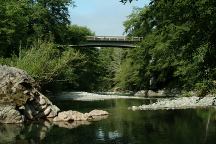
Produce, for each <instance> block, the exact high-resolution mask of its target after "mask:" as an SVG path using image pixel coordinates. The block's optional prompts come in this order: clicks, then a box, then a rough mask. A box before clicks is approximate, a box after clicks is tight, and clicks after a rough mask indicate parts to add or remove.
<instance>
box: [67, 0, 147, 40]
mask: <svg viewBox="0 0 216 144" xmlns="http://www.w3.org/2000/svg"><path fill="white" fill-rule="evenodd" d="M119 1H120V0H75V4H76V5H77V7H75V8H72V7H70V8H69V13H70V16H71V18H70V20H71V22H72V24H78V25H81V26H87V27H89V28H90V29H91V30H92V31H94V32H95V33H96V35H100V36H102V35H106V36H120V35H123V32H124V27H123V22H124V21H125V20H126V19H127V16H128V15H129V14H130V13H131V12H132V10H133V7H143V6H145V5H148V3H149V2H150V0H138V1H134V2H132V3H131V4H129V3H128V4H126V5H123V4H122V3H120V2H119Z"/></svg>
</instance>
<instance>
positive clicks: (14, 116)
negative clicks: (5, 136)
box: [0, 105, 24, 124]
mask: <svg viewBox="0 0 216 144" xmlns="http://www.w3.org/2000/svg"><path fill="white" fill-rule="evenodd" d="M22 122H24V117H23V116H22V115H21V114H20V112H19V111H18V110H16V108H15V106H10V105H0V123H8V124H12V123H14V124H15V123H16V124H17V123H22Z"/></svg>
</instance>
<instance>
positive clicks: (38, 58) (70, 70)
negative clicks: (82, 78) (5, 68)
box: [11, 41, 84, 86]
mask: <svg viewBox="0 0 216 144" xmlns="http://www.w3.org/2000/svg"><path fill="white" fill-rule="evenodd" d="M83 59H84V56H83V55H81V54H80V53H79V52H78V51H75V50H74V49H68V50H65V51H63V52H61V51H60V50H59V49H57V48H56V47H55V46H54V44H53V43H50V42H42V41H37V42H35V43H34V45H33V46H32V47H31V48H30V49H29V50H24V51H21V52H20V55H19V57H14V58H13V63H11V65H12V66H15V67H18V68H20V69H23V70H25V71H27V73H28V74H30V75H31V76H32V77H33V78H35V80H36V81H37V82H39V83H40V84H41V85H42V86H43V85H48V84H51V83H55V82H58V81H64V82H65V83H73V82H74V81H75V80H76V79H77V77H78V76H77V75H75V73H74V71H75V69H76V68H77V67H79V66H80V65H82V64H83V63H84V62H83Z"/></svg>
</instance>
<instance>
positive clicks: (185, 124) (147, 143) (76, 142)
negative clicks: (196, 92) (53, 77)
mask: <svg viewBox="0 0 216 144" xmlns="http://www.w3.org/2000/svg"><path fill="white" fill-rule="evenodd" d="M154 101H155V100H151V99H148V100H132V99H118V100H117V99H116V100H104V101H73V100H68V99H67V100H64V99H63V100H59V99H58V100H54V103H55V104H56V105H57V106H58V107H59V108H60V109H61V110H69V109H73V110H78V111H81V112H89V111H90V110H92V109H103V110H107V111H108V112H109V113H110V116H109V117H108V118H105V119H103V120H100V121H95V122H82V123H81V122H77V123H64V124H55V125H54V124H51V123H49V122H37V123H27V124H25V125H0V143H4V144H5V143H13V144H14V143H17V144H28V143H30V144H37V143H42V144H215V143H216V139H215V138H216V111H215V110H213V109H208V110H205V109H202V110H170V111H131V110H128V109H127V108H128V107H129V106H133V105H141V104H143V103H146V104H147V103H152V102H154Z"/></svg>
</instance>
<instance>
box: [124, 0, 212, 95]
mask: <svg viewBox="0 0 216 144" xmlns="http://www.w3.org/2000/svg"><path fill="white" fill-rule="evenodd" d="M215 4H216V3H215V1H212V0H196V1H195V0H192V1H191V0H183V1H182V0H175V1H174V0H171V1H166V0H160V1H158V0H152V2H151V3H150V5H149V6H148V7H145V8H143V9H141V10H135V11H134V13H133V14H131V15H130V16H129V19H128V20H127V21H126V22H125V24H124V25H125V26H126V32H127V33H128V34H129V35H132V36H143V37H144V40H143V42H142V43H141V46H142V49H144V50H138V51H145V53H143V55H148V56H147V57H146V58H145V57H143V58H144V59H143V61H144V62H146V63H148V64H147V65H144V66H146V67H145V69H144V70H142V71H146V72H147V74H148V73H150V75H151V76H152V77H153V78H154V81H155V85H156V88H157V89H160V88H163V87H165V88H167V87H170V86H175V87H180V88H183V89H194V88H195V89H197V90H203V91H204V93H205V92H208V91H209V89H211V88H212V87H213V83H212V81H213V80H214V77H215V64H214V62H213V59H215V52H216V51H215V39H213V37H214V36H215V28H214V26H215V20H214V19H215V17H216V15H215V11H216V9H215V7H214V6H215ZM132 53H133V52H132ZM140 53H141V52H140ZM149 57H150V61H149V62H148V60H149ZM136 60H137V58H136V57H134V59H133V60H132V61H136ZM140 63H142V62H141V61H140V62H138V63H137V65H139V64H140ZM144 66H142V67H144ZM140 68H141V67H140Z"/></svg>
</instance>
